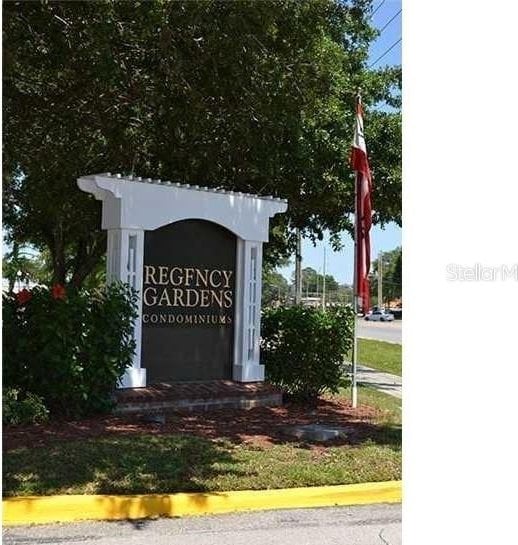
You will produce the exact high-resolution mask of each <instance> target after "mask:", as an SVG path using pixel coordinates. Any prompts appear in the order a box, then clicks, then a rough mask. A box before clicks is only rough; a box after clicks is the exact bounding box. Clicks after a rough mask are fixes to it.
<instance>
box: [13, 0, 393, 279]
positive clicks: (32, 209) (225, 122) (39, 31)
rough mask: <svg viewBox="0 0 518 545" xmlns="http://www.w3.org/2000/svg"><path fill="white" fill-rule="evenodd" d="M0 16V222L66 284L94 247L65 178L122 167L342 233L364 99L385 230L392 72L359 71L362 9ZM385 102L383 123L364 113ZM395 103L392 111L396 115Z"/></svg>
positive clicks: (309, 4)
mask: <svg viewBox="0 0 518 545" xmlns="http://www.w3.org/2000/svg"><path fill="white" fill-rule="evenodd" d="M3 10H4V12H3V13H4V34H3V36H4V37H3V47H4V73H3V80H4V81H3V83H4V87H3V89H4V123H3V125H4V127H3V128H4V143H3V145H4V170H3V174H4V185H3V195H4V201H3V203H4V221H5V225H6V228H7V233H8V237H9V240H10V241H11V242H13V241H16V242H17V243H20V244H27V243H28V244H31V245H33V246H34V247H36V248H38V249H41V250H45V249H47V250H48V251H49V253H50V256H51V263H52V269H53V280H54V281H59V282H63V283H64V282H72V283H74V284H77V285H79V284H81V283H83V282H84V280H85V278H86V277H87V276H88V275H89V274H91V272H92V271H94V270H95V269H96V267H97V266H98V264H99V262H100V260H101V258H102V256H103V254H104V252H105V249H106V237H105V234H104V233H102V232H101V229H100V203H99V202H96V201H94V200H93V198H92V197H91V196H88V195H86V194H84V193H83V192H81V191H80V190H79V189H78V188H77V186H76V179H77V178H78V177H79V176H81V175H85V174H91V173H96V172H106V171H111V172H122V173H123V174H135V175H139V176H144V177H148V176H151V177H157V178H158V177H160V178H163V179H170V180H174V181H181V182H184V183H192V184H199V185H208V186H213V187H223V188H228V189H234V190H237V191H244V192H252V193H258V194H271V195H275V196H279V197H283V198H287V199H288V201H289V209H288V212H287V214H285V215H279V216H277V217H276V218H275V221H273V222H272V225H271V236H270V239H271V244H270V245H269V249H268V257H269V259H270V261H271V262H272V263H273V262H275V260H276V259H278V258H279V256H283V255H284V256H285V255H287V254H288V253H289V252H290V251H291V250H292V248H293V244H294V235H293V233H294V229H295V228H300V229H302V231H303V233H304V235H305V236H307V237H309V238H313V239H314V240H315V239H319V238H321V237H322V236H323V233H324V231H325V230H329V231H330V233H331V236H332V237H334V239H333V240H334V241H335V243H337V241H338V234H339V233H340V232H341V231H343V230H344V229H349V230H350V229H351V224H350V220H349V216H348V214H350V213H351V212H352V211H353V209H354V199H353V193H354V188H353V179H352V176H351V175H352V173H351V171H350V168H349V165H348V154H349V148H350V141H351V138H352V130H353V129H352V128H353V123H352V121H353V114H354V108H353V106H354V96H355V93H356V91H357V89H358V87H361V88H362V94H363V102H364V104H365V109H366V116H365V117H366V137H367V142H368V146H369V155H370V157H371V163H372V170H373V174H374V188H375V189H374V196H373V199H374V206H373V208H374V210H375V212H376V214H375V218H374V220H375V222H377V223H381V224H383V223H385V222H388V221H396V222H398V223H400V221H401V204H400V184H401V180H400V173H401V168H400V156H401V136H400V115H399V110H398V108H399V105H400V104H399V101H400V99H399V91H398V89H399V86H400V76H401V73H400V70H399V69H397V68H390V69H381V70H375V71H371V70H368V68H367V66H366V61H367V56H368V47H369V44H370V43H371V41H372V40H373V39H374V38H375V37H376V30H375V29H374V28H373V27H372V26H371V23H370V20H369V15H370V13H371V10H372V7H371V2H370V1H369V0H351V1H344V0H264V1H262V2H255V1H252V0H245V1H241V2H226V1H222V0H219V1H218V0H198V1H196V2H191V1H176V2H167V1H154V2H117V1H113V0H106V1H103V2H83V1H76V2H69V1H53V2H48V1H41V2H13V1H8V2H4V4H3ZM380 103H387V104H388V105H389V106H391V107H392V109H391V110H390V111H388V110H385V111H383V110H380V109H379V104H380ZM394 108H395V109H394Z"/></svg>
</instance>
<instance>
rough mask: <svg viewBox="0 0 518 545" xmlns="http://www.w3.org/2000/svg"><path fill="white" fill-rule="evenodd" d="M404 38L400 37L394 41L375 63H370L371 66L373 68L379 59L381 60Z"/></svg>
mask: <svg viewBox="0 0 518 545" xmlns="http://www.w3.org/2000/svg"><path fill="white" fill-rule="evenodd" d="M401 40H402V38H399V40H398V41H397V42H394V43H393V44H392V45H391V46H390V47H389V48H388V49H387V50H386V51H385V53H383V55H380V56H379V57H378V58H377V59H376V60H375V61H374V62H373V63H371V64H369V68H372V67H373V66H374V65H375V64H376V63H377V62H378V61H380V60H381V59H382V58H383V57H384V56H385V55H386V54H387V53H389V52H390V51H392V50H393V49H394V47H396V45H397V44H398V43H399V42H400V41H401Z"/></svg>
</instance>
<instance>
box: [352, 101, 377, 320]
mask: <svg viewBox="0 0 518 545" xmlns="http://www.w3.org/2000/svg"><path fill="white" fill-rule="evenodd" d="M351 166H352V168H353V170H355V171H356V218H355V221H356V255H355V270H354V272H355V278H356V293H355V296H357V297H358V298H359V302H360V305H361V307H362V310H363V312H364V313H367V312H368V311H369V310H370V288H369V270H370V264H371V258H370V253H371V244H370V229H371V224H372V208H371V193H372V178H371V171H370V168H369V160H368V158H367V146H366V145H365V137H364V134H363V109H362V103H361V98H360V96H358V98H357V102H356V122H355V126H354V139H353V145H352V149H351Z"/></svg>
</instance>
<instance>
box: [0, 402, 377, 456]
mask: <svg viewBox="0 0 518 545" xmlns="http://www.w3.org/2000/svg"><path fill="white" fill-rule="evenodd" d="M378 415H379V411H377V410H376V409H374V408H372V407H368V406H360V407H358V408H357V409H353V408H352V407H351V404H350V403H349V402H348V401H346V400H343V399H338V398H333V397H328V398H325V399H320V400H319V401H318V403H317V404H316V405H315V406H313V407H309V406H303V405H299V404H285V405H284V406H283V407H257V408H254V409H249V410H243V409H218V410H213V411H205V412H179V411H175V412H168V413H167V416H166V422H165V423H164V424H155V423H149V422H145V421H143V419H142V418H141V417H139V416H136V415H133V416H102V417H97V418H89V419H84V420H79V421H72V422H52V423H49V424H38V425H31V426H16V427H14V426H5V427H4V433H3V448H4V451H7V450H11V449H14V448H18V447H37V446H44V445H48V444H50V443H53V442H56V441H70V440H75V439H86V438H90V437H92V438H93V437H114V436H128V435H132V434H154V435H162V434H188V435H196V436H199V437H203V438H208V439H221V438H227V439H230V440H232V441H235V442H237V443H243V442H248V443H257V444H259V445H267V444H272V443H275V442H277V441H280V440H282V441H283V442H285V441H286V437H285V435H284V433H283V428H284V427H285V426H289V425H295V424H312V423H318V422H320V423H325V424H333V425H338V426H342V427H346V428H347V430H348V433H347V436H348V443H352V442H356V441H355V439H356V440H361V439H362V438H365V437H368V436H370V435H371V434H372V433H373V432H375V431H376V429H377V428H378V426H376V424H375V423H374V420H375V418H376V416H378Z"/></svg>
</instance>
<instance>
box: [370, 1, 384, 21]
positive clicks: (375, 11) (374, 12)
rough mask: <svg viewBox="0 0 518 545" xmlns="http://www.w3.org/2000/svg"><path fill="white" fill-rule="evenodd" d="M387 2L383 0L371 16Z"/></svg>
mask: <svg viewBox="0 0 518 545" xmlns="http://www.w3.org/2000/svg"><path fill="white" fill-rule="evenodd" d="M384 3H385V0H381V4H379V6H378V7H377V8H376V9H375V10H374V11H373V12H372V13H371V17H372V16H373V15H374V14H375V13H376V12H377V11H378V10H379V9H380V8H381V6H382V5H383V4H384Z"/></svg>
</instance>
